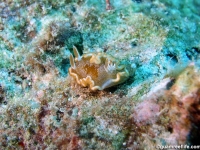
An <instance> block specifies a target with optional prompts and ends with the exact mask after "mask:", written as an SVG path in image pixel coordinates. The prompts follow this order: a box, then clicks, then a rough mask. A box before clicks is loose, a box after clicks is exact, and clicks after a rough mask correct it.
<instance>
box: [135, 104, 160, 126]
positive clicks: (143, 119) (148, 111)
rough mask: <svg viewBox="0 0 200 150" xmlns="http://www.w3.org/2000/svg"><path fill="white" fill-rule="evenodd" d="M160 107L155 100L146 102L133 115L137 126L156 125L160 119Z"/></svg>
mask: <svg viewBox="0 0 200 150" xmlns="http://www.w3.org/2000/svg"><path fill="white" fill-rule="evenodd" d="M159 111H160V106H159V105H158V104H156V103H155V102H154V101H153V100H145V101H143V102H142V103H140V104H139V105H138V106H137V107H136V108H135V113H134V114H133V117H134V120H135V122H136V124H137V125H147V124H154V123H155V122H156V121H157V119H158V114H159Z"/></svg>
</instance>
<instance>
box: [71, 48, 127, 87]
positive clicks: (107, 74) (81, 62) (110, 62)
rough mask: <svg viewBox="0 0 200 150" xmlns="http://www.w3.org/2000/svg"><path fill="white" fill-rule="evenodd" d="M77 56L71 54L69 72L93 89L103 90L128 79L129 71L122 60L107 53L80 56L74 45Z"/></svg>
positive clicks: (80, 82) (78, 80) (85, 85)
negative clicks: (121, 62)
mask: <svg viewBox="0 0 200 150" xmlns="http://www.w3.org/2000/svg"><path fill="white" fill-rule="evenodd" d="M73 51H74V55H75V58H74V57H73V56H72V54H71V55H70V64H71V67H70V68H69V74H70V76H72V77H73V78H74V79H75V80H76V82H77V83H78V84H80V85H82V86H83V87H89V88H90V89H91V90H103V89H105V88H108V87H111V86H114V85H117V84H120V83H122V82H124V81H125V80H127V79H128V77H129V71H128V70H127V69H126V67H125V66H124V65H121V64H120V61H119V60H118V59H116V58H114V57H113V56H111V55H108V54H105V53H87V54H83V55H82V56H80V54H79V52H78V50H77V49H76V47H73Z"/></svg>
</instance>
